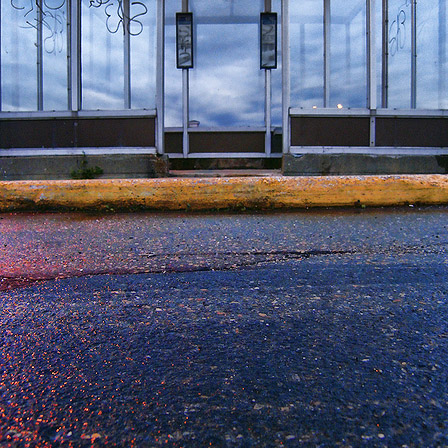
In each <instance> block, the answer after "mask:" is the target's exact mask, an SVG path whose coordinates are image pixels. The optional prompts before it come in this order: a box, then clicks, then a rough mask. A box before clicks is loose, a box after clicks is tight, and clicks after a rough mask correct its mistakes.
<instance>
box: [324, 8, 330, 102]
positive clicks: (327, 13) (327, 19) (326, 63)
mask: <svg viewBox="0 0 448 448" xmlns="http://www.w3.org/2000/svg"><path fill="white" fill-rule="evenodd" d="M330 51H331V8H330V0H324V107H330V76H331V72H330V57H331V53H330Z"/></svg>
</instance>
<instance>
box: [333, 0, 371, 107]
mask: <svg viewBox="0 0 448 448" xmlns="http://www.w3.org/2000/svg"><path fill="white" fill-rule="evenodd" d="M330 20H331V32H330V34H331V37H330V42H331V44H330V45H331V50H330V52H331V58H330V104H329V106H330V107H336V106H338V105H342V106H343V107H366V106H367V104H366V98H367V95H366V94H367V55H366V2H365V0H335V1H332V2H331V19H330Z"/></svg>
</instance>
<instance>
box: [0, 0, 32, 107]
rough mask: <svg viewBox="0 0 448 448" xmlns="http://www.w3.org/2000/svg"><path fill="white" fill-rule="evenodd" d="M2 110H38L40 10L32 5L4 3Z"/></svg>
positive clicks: (2, 3)
mask: <svg viewBox="0 0 448 448" xmlns="http://www.w3.org/2000/svg"><path fill="white" fill-rule="evenodd" d="M0 3H1V24H0V25H1V27H0V31H1V64H2V67H1V68H2V79H1V80H2V103H3V104H2V109H3V110H6V111H26V110H36V109H37V65H36V62H37V50H36V45H37V31H36V21H37V10H36V6H35V4H34V3H32V2H24V1H12V2H11V1H1V2H0Z"/></svg>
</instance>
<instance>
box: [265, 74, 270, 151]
mask: <svg viewBox="0 0 448 448" xmlns="http://www.w3.org/2000/svg"><path fill="white" fill-rule="evenodd" d="M264 72H265V89H266V92H265V120H264V121H265V126H266V135H265V139H264V151H265V153H266V157H270V156H271V143H272V138H271V121H272V120H271V102H272V101H271V99H272V87H271V70H269V69H268V70H265V71H264Z"/></svg>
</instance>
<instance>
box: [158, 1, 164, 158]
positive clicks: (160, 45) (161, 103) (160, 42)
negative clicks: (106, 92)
mask: <svg viewBox="0 0 448 448" xmlns="http://www.w3.org/2000/svg"><path fill="white" fill-rule="evenodd" d="M156 26H157V73H156V76H157V80H156V84H157V98H156V107H157V133H156V147H157V152H158V154H164V153H165V116H164V114H165V0H157V25H156Z"/></svg>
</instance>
